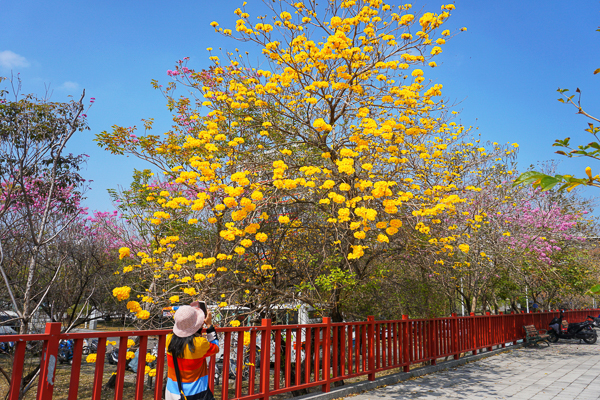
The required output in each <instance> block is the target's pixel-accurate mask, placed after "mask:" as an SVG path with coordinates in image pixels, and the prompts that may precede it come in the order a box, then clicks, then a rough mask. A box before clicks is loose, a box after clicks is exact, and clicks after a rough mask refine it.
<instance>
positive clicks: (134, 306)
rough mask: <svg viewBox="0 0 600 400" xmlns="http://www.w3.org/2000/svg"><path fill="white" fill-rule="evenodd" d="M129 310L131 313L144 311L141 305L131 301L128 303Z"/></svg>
mask: <svg viewBox="0 0 600 400" xmlns="http://www.w3.org/2000/svg"><path fill="white" fill-rule="evenodd" d="M127 309H128V310H129V311H130V312H134V313H136V312H138V311H140V310H141V309H142V307H141V306H140V303H138V302H137V301H130V302H128V303H127Z"/></svg>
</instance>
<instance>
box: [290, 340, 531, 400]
mask: <svg viewBox="0 0 600 400" xmlns="http://www.w3.org/2000/svg"><path fill="white" fill-rule="evenodd" d="M519 347H523V343H519V344H516V345H512V346H506V347H505V348H499V349H496V350H492V351H486V352H484V353H479V354H477V355H475V356H466V357H463V358H460V359H458V360H449V361H445V362H443V363H441V364H439V365H429V366H426V367H420V368H415V369H414V370H412V371H410V372H399V373H397V374H393V375H387V376H382V377H380V378H375V380H374V381H362V382H357V383H351V384H349V385H344V386H340V387H337V388H332V389H331V391H330V392H327V393H323V392H316V393H309V394H307V395H303V396H298V397H294V399H295V400H334V399H340V398H344V397H346V396H350V395H353V394H359V393H362V392H366V391H369V390H373V389H377V388H379V387H382V386H388V385H395V384H396V383H399V382H403V381H406V380H408V379H410V378H415V377H419V376H423V375H427V374H431V373H433V372H439V371H444V370H447V369H449V368H453V367H457V366H459V365H464V364H467V363H469V362H472V361H477V360H481V359H482V358H486V357H490V356H493V355H496V354H500V353H503V352H505V351H509V350H514V349H518V348H519Z"/></svg>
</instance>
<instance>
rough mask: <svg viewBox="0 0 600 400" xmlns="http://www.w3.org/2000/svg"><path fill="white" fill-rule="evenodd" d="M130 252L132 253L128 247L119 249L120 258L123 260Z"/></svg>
mask: <svg viewBox="0 0 600 400" xmlns="http://www.w3.org/2000/svg"><path fill="white" fill-rule="evenodd" d="M130 253H131V251H130V250H129V248H127V247H121V248H120V249H119V260H122V259H124V258H125V257H129V256H130Z"/></svg>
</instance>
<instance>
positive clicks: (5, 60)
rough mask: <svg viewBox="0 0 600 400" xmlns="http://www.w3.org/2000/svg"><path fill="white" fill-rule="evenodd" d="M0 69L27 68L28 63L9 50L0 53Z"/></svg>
mask: <svg viewBox="0 0 600 400" xmlns="http://www.w3.org/2000/svg"><path fill="white" fill-rule="evenodd" d="M0 67H4V68H8V69H12V68H18V67H23V68H25V67H29V61H27V59H26V58H25V57H23V56H20V55H18V54H17V53H14V52H12V51H10V50H4V51H0Z"/></svg>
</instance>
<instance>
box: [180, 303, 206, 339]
mask: <svg viewBox="0 0 600 400" xmlns="http://www.w3.org/2000/svg"><path fill="white" fill-rule="evenodd" d="M173 318H174V319H175V326H173V333H174V334H176V335H177V336H179V337H188V336H192V335H193V334H194V333H196V332H198V330H200V328H202V325H204V313H203V312H202V310H200V309H199V308H196V307H191V306H181V307H179V308H178V309H177V311H176V312H175V315H174V316H173Z"/></svg>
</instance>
